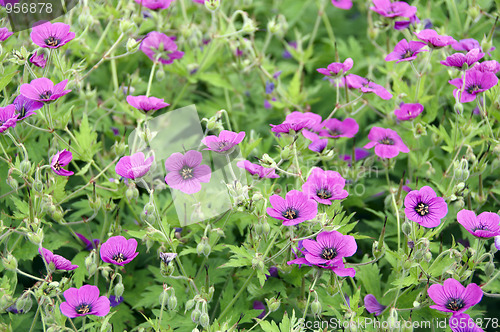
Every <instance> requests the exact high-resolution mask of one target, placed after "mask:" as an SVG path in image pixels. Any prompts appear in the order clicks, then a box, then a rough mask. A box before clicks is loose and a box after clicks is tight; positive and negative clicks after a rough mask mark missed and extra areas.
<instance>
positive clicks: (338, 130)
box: [319, 118, 359, 138]
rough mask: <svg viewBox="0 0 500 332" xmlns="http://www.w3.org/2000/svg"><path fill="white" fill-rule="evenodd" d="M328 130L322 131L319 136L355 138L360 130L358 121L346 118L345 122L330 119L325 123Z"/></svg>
mask: <svg viewBox="0 0 500 332" xmlns="http://www.w3.org/2000/svg"><path fill="white" fill-rule="evenodd" d="M323 126H324V127H325V128H326V130H320V132H319V135H320V136H323V137H332V138H339V137H354V135H356V133H357V132H358V130H359V125H358V123H357V122H356V120H354V119H352V118H346V119H344V120H343V121H340V120H338V119H328V120H325V121H323Z"/></svg>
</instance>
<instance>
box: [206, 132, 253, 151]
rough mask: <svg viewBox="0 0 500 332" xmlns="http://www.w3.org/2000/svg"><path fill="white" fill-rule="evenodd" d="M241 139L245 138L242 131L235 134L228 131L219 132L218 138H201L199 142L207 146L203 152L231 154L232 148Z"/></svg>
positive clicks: (212, 136)
mask: <svg viewBox="0 0 500 332" xmlns="http://www.w3.org/2000/svg"><path fill="white" fill-rule="evenodd" d="M243 138H245V132H244V131H240V132H239V133H235V132H232V131H229V130H223V131H221V132H220V134H219V137H217V136H215V135H210V136H207V137H205V138H203V139H202V140H201V142H202V143H203V144H205V145H206V146H207V148H206V149H204V150H210V151H214V152H217V153H231V152H232V151H233V150H234V147H235V146H236V145H238V144H239V143H241V141H243Z"/></svg>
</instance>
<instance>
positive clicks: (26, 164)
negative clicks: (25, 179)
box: [19, 159, 31, 174]
mask: <svg viewBox="0 0 500 332" xmlns="http://www.w3.org/2000/svg"><path fill="white" fill-rule="evenodd" d="M19 169H20V170H21V172H23V173H24V174H29V172H30V170H31V162H30V161H29V160H28V159H24V160H23V161H21V165H20V167H19Z"/></svg>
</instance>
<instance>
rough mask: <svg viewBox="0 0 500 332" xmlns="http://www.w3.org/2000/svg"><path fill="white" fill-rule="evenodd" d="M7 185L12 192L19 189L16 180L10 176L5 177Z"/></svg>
mask: <svg viewBox="0 0 500 332" xmlns="http://www.w3.org/2000/svg"><path fill="white" fill-rule="evenodd" d="M6 182H7V184H8V185H9V187H10V188H11V189H12V190H15V191H17V189H18V188H19V184H18V183H17V180H16V179H14V178H13V177H12V176H10V175H9V176H7V181H6Z"/></svg>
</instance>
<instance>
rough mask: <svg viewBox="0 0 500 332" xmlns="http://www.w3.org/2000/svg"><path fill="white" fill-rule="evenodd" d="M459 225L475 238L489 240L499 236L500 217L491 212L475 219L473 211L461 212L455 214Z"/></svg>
mask: <svg viewBox="0 0 500 332" xmlns="http://www.w3.org/2000/svg"><path fill="white" fill-rule="evenodd" d="M457 220H458V222H459V223H460V225H462V226H464V227H465V229H466V230H467V231H468V232H469V233H471V234H472V235H474V236H475V237H479V238H485V239H489V238H492V237H495V236H499V235H500V216H499V215H498V214H496V213H493V212H483V213H481V214H480V215H478V216H477V217H476V214H475V213H474V211H469V210H462V211H460V212H458V213H457Z"/></svg>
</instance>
